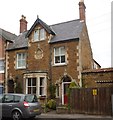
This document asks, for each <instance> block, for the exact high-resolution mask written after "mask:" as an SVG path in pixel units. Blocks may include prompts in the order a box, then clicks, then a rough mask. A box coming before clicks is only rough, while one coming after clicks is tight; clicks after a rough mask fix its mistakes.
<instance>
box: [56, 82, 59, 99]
mask: <svg viewBox="0 0 113 120" xmlns="http://www.w3.org/2000/svg"><path fill="white" fill-rule="evenodd" d="M56 97H59V85H58V84H56Z"/></svg>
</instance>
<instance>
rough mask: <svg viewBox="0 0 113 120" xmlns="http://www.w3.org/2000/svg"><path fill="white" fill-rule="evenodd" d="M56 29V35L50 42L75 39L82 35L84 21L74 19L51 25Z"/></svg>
mask: <svg viewBox="0 0 113 120" xmlns="http://www.w3.org/2000/svg"><path fill="white" fill-rule="evenodd" d="M50 27H51V28H52V30H54V31H55V34H56V36H54V37H53V39H52V40H51V41H50V43H55V42H62V41H67V40H73V39H76V38H79V37H80V33H81V31H82V27H83V23H82V22H80V20H79V19H78V20H73V21H68V22H64V23H59V24H55V25H52V26H50Z"/></svg>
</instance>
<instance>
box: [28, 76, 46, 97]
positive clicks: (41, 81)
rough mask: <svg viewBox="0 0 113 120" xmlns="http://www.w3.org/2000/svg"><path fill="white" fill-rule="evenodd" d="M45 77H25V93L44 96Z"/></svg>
mask: <svg viewBox="0 0 113 120" xmlns="http://www.w3.org/2000/svg"><path fill="white" fill-rule="evenodd" d="M46 87H47V84H46V77H45V76H36V77H34V78H27V79H26V88H27V89H26V94H37V96H46V93H47V91H46Z"/></svg>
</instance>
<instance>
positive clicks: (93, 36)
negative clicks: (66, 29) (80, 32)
mask: <svg viewBox="0 0 113 120" xmlns="http://www.w3.org/2000/svg"><path fill="white" fill-rule="evenodd" d="M79 1H80V0H1V1H0V28H2V29H5V30H7V31H10V32H12V33H15V34H16V35H19V25H20V23H19V20H20V18H21V15H24V16H26V20H27V21H28V29H30V27H31V26H32V25H33V23H34V22H35V20H36V19H37V16H39V18H40V19H41V20H43V21H44V22H45V23H46V24H48V25H53V24H57V23H61V22H66V21H70V20H75V19H79V6H78V3H79ZM111 2H112V0H84V3H85V5H86V24H87V29H88V34H89V39H90V43H91V48H92V52H93V58H94V59H95V60H96V61H97V62H98V63H99V64H100V65H101V67H102V68H107V67H111Z"/></svg>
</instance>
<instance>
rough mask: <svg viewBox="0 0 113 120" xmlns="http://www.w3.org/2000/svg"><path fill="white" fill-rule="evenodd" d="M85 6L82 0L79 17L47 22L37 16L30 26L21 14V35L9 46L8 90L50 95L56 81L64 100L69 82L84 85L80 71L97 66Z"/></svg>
mask: <svg viewBox="0 0 113 120" xmlns="http://www.w3.org/2000/svg"><path fill="white" fill-rule="evenodd" d="M85 8H86V7H85V4H84V2H83V1H80V2H79V14H80V19H77V20H71V21H67V22H63V23H58V24H54V25H47V24H46V23H45V22H43V21H42V20H41V19H40V18H37V19H36V21H35V22H34V23H33V25H32V26H31V28H30V29H29V30H27V21H26V17H25V16H22V18H21V20H20V35H19V36H17V37H16V38H15V39H14V42H13V43H11V44H9V47H8V49H7V61H8V63H7V73H6V74H7V79H6V81H5V83H6V84H8V85H6V86H7V89H6V92H23V93H35V94H37V96H38V97H46V98H48V96H49V94H50V93H49V90H48V87H49V86H50V85H51V84H54V85H55V86H56V97H57V98H59V99H60V102H61V103H62V104H65V103H66V94H67V88H68V87H69V85H70V83H71V82H75V83H76V85H77V86H80V87H82V79H81V72H82V71H83V70H87V69H92V68H93V66H94V65H93V64H94V60H93V56H92V50H91V45H90V40H89V36H88V31H87V26H86V23H85ZM11 86H12V87H11ZM50 92H51V91H50Z"/></svg>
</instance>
